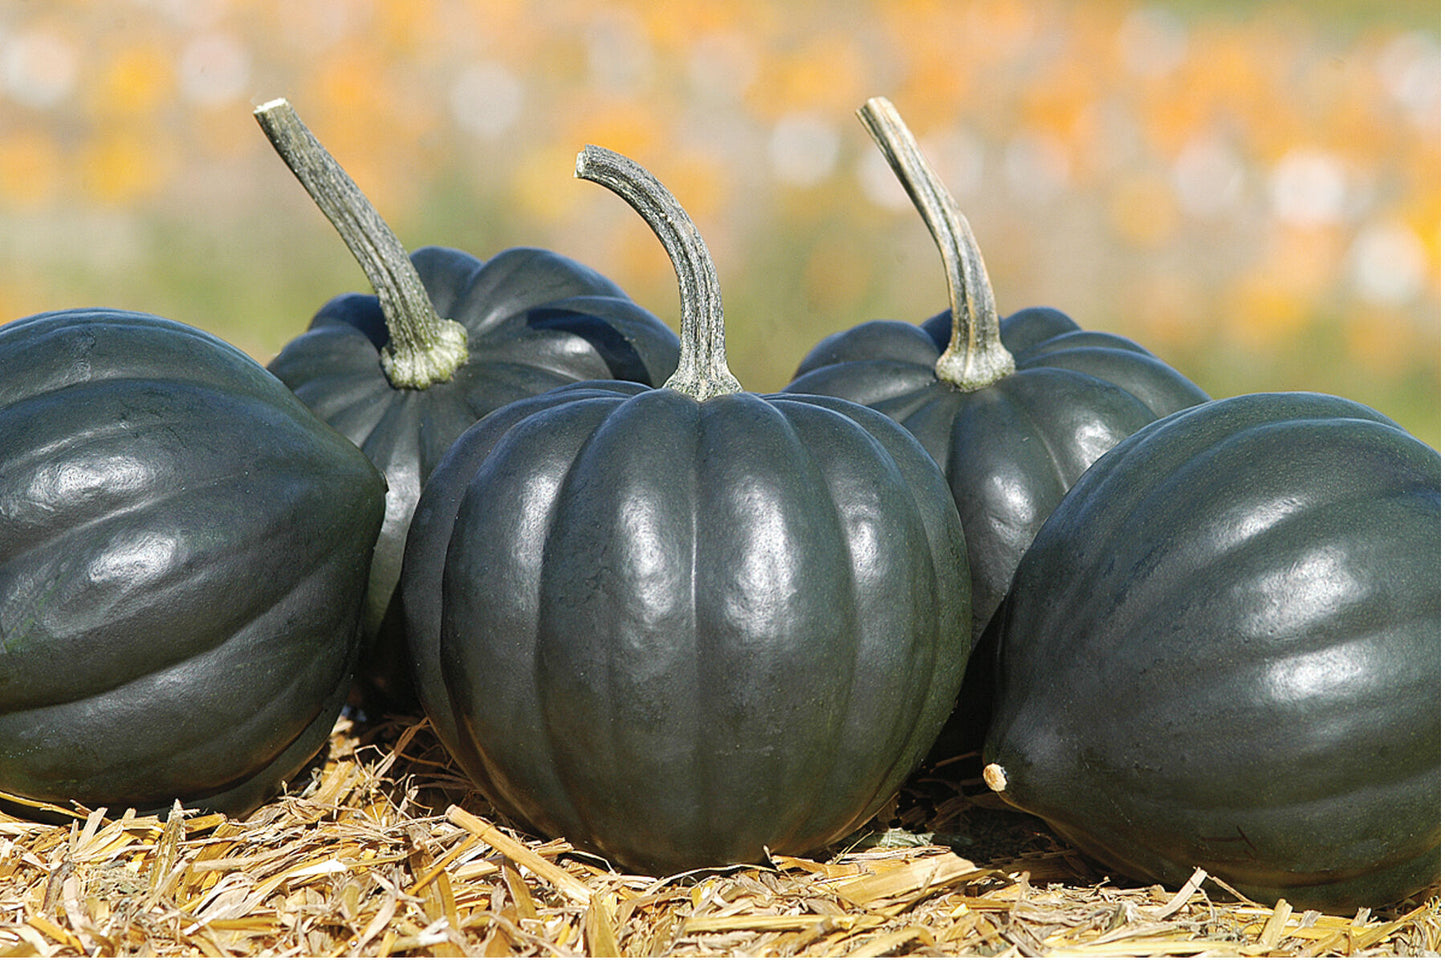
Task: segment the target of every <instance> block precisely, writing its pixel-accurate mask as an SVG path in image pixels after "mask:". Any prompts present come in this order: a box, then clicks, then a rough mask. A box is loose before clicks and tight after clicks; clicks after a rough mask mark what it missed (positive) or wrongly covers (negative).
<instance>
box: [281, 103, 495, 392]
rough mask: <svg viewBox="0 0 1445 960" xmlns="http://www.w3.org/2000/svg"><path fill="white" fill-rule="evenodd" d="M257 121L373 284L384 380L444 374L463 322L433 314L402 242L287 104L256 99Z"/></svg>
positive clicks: (408, 383)
mask: <svg viewBox="0 0 1445 960" xmlns="http://www.w3.org/2000/svg"><path fill="white" fill-rule="evenodd" d="M256 121H257V122H258V123H260V125H261V129H262V130H264V131H265V132H266V136H267V138H268V139H270V141H271V145H272V146H273V147H275V148H276V152H277V153H278V154H279V155H280V157H281V159H282V160H284V161H285V162H286V165H287V166H288V167H290V168H291V172H292V173H293V174H295V176H296V179H297V180H299V181H301V185H302V186H303V187H305V188H306V192H307V193H309V194H310V195H311V199H312V200H314V201H315V202H316V205H317V206H318V207H320V208H321V212H322V213H324V214H325V215H326V219H327V220H330V221H331V225H332V226H333V227H335V228H336V232H337V233H339V234H340V235H341V239H342V240H343V241H345V243H346V246H347V248H348V249H349V250H350V251H351V255H352V256H354V257H355V258H356V262H357V263H358V264H360V265H361V269H362V270H363V271H364V272H365V273H366V278H367V279H368V280H370V281H371V285H372V287H373V288H374V289H375V290H376V296H377V299H378V300H379V301H380V302H381V310H382V313H383V314H384V315H385V316H386V329H387V332H388V334H389V339H390V342H389V343H387V345H386V346H384V347H383V348H382V350H381V367H382V369H383V370H384V371H385V372H386V376H387V379H388V380H389V381H391V385H392V386H394V387H397V388H399V389H414V390H422V389H425V388H427V387H429V386H431V385H432V384H435V383H442V382H445V381H447V380H450V379H451V378H452V374H454V373H455V372H456V371H457V368H458V367H460V366H461V365H462V364H463V363H465V362H466V359H467V329H466V327H464V326H462V325H461V324H460V323H457V322H456V321H454V320H443V319H442V318H441V316H440V315H438V314H437V311H436V308H435V307H434V306H432V302H431V297H430V296H429V295H428V294H427V292H426V287H425V286H424V285H423V284H422V280H421V276H420V275H419V274H418V273H417V272H416V267H414V266H413V265H412V262H411V258H410V257H409V256H407V252H406V248H405V247H404V246H402V244H401V241H400V240H398V239H397V236H396V234H395V233H393V232H392V230H391V228H390V227H388V226H387V225H386V221H384V220H383V219H382V218H381V214H379V213H377V211H376V208H375V207H374V206H372V205H371V202H370V201H369V200H367V199H366V196H365V195H364V194H363V193H362V192H361V188H360V187H358V186H357V185H356V182H355V181H353V180H352V179H351V177H350V176H348V175H347V173H346V171H345V170H343V169H342V167H341V164H339V163H337V162H336V159H335V158H334V157H332V156H331V154H330V153H328V152H327V150H326V148H325V147H323V146H322V145H321V142H320V141H319V140H317V139H316V137H315V136H314V135H313V134H312V133H311V131H310V130H308V129H307V128H306V125H305V124H304V123H302V122H301V118H300V117H298V116H297V115H296V111H295V110H294V109H293V108H292V106H291V104H290V103H289V102H287V101H286V100H285V99H277V100H272V101H270V102H269V103H264V104H262V105H261V106H260V107H257V108H256Z"/></svg>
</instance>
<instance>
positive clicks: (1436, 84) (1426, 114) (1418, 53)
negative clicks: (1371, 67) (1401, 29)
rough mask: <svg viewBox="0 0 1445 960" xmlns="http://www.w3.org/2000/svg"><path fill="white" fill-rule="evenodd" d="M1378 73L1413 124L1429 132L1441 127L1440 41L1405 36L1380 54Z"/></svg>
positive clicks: (1412, 34)
mask: <svg viewBox="0 0 1445 960" xmlns="http://www.w3.org/2000/svg"><path fill="white" fill-rule="evenodd" d="M1376 70H1377V72H1378V74H1379V77H1380V80H1381V82H1383V83H1384V85H1385V89H1387V90H1389V91H1390V95H1391V96H1392V97H1394V98H1395V100H1396V102H1397V103H1399V104H1400V106H1401V107H1403V108H1404V110H1405V112H1406V113H1407V114H1409V116H1410V118H1411V119H1412V121H1413V122H1415V123H1416V124H1417V125H1419V126H1420V127H1422V128H1425V129H1431V128H1434V129H1438V128H1439V126H1440V41H1439V40H1436V39H1433V38H1431V37H1427V36H1425V35H1424V34H1421V33H1406V34H1402V35H1401V36H1399V37H1397V38H1396V39H1394V40H1392V41H1391V42H1390V43H1389V44H1388V45H1387V46H1386V47H1385V49H1384V50H1383V51H1382V52H1381V53H1380V58H1379V60H1378V61H1377V62H1376Z"/></svg>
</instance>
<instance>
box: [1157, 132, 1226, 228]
mask: <svg viewBox="0 0 1445 960" xmlns="http://www.w3.org/2000/svg"><path fill="white" fill-rule="evenodd" d="M1172 174H1173V180H1174V195H1175V196H1176V197H1177V198H1178V199H1179V206H1180V207H1181V208H1182V209H1183V210H1185V211H1186V212H1187V213H1191V214H1193V215H1194V216H1197V217H1213V216H1218V215H1219V214H1221V213H1224V212H1225V211H1227V210H1228V209H1229V208H1230V207H1231V206H1233V205H1234V202H1235V201H1236V200H1238V199H1239V195H1240V190H1241V187H1243V185H1244V163H1243V162H1242V161H1241V160H1240V158H1239V155H1238V154H1237V153H1235V151H1234V150H1232V149H1231V148H1230V147H1229V145H1228V144H1226V143H1224V142H1222V141H1221V140H1220V139H1219V138H1218V137H1216V136H1211V135H1207V134H1206V135H1200V136H1197V137H1195V138H1194V139H1192V140H1190V141H1189V142H1188V143H1186V144H1185V145H1184V149H1183V150H1180V151H1179V156H1178V157H1176V158H1175V160H1174V168H1173V171H1172Z"/></svg>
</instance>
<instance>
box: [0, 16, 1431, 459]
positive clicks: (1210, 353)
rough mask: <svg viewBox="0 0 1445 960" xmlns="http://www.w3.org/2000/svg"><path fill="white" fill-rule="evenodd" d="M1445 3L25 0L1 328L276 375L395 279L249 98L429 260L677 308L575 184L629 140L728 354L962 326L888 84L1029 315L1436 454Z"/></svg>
mask: <svg viewBox="0 0 1445 960" xmlns="http://www.w3.org/2000/svg"><path fill="white" fill-rule="evenodd" d="M1440 76H1441V72H1440V11H1439V7H1438V5H1430V4H1424V3H1420V2H1404V3H1394V4H1376V3H1373V2H1353V3H1350V2H1316V3H1308V2H1303V0H1300V2H1262V0H1257V2H1236V3H1224V2H1206V0H1197V2H1183V0H1178V2H1159V3H1154V4H1149V3H1137V2H1090V3H1087V4H1079V3H1063V2H1048V0H871V2H870V0H840V2H831V3H823V2H808V0H801V2H793V3H788V4H779V3H764V2H760V0H729V2H728V3H707V2H702V0H671V2H669V3H666V4H658V3H652V2H642V0H636V2H611V3H603V2H595V0H594V2H588V3H582V2H573V0H552V2H546V3H543V2H530V0H284V2H281V0H114V2H109V3H106V4H95V3H91V2H81V0H51V2H48V3H39V2H26V0H9V2H8V3H6V2H0V320H8V319H14V318H18V317H21V316H25V315H28V314H31V313H35V312H39V311H42V310H50V309H58V308H64V307H76V306H97V305H98V306H114V307H125V308H129V309H137V310H146V311H150V312H153V313H159V314H162V315H165V316H170V317H173V318H175V319H178V320H183V321H185V322H188V323H192V324H195V325H197V326H200V327H204V328H206V329H209V330H211V331H213V332H215V333H217V334H219V335H221V336H222V337H224V338H226V339H228V340H230V341H231V342H233V343H235V344H237V345H238V346H241V347H242V348H244V349H245V350H247V351H248V352H250V353H251V354H252V355H254V356H255V357H256V358H257V359H259V360H262V361H266V360H269V359H270V357H271V356H273V355H274V354H275V353H276V352H277V351H278V350H279V349H280V347H281V346H282V344H284V343H285V342H286V341H287V340H288V339H290V338H291V337H292V336H295V335H296V334H298V333H299V332H300V331H301V330H302V329H304V327H305V326H306V323H307V322H308V320H309V318H310V316H311V314H312V313H313V312H314V311H315V309H316V308H317V307H319V306H320V305H321V303H322V302H324V301H325V300H326V299H328V298H329V297H331V296H332V295H334V294H336V293H341V292H345V291H347V290H366V289H367V285H366V281H365V279H364V277H363V276H362V274H361V272H360V270H359V268H357V267H356V265H355V264H354V263H353V262H352V261H351V260H350V257H349V255H348V254H347V252H346V250H345V248H344V246H343V245H342V244H341V242H340V240H339V239H338V238H337V237H336V236H335V234H334V233H332V231H331V228H330V227H329V226H328V225H327V223H326V222H325V220H324V219H323V218H322V216H321V214H320V213H319V212H317V211H316V210H315V209H314V208H313V207H312V206H311V203H310V200H309V199H308V198H307V197H306V195H305V193H304V192H303V191H302V190H301V188H300V187H299V186H298V185H297V184H296V183H295V182H294V181H293V180H292V178H291V175H290V174H289V172H287V170H286V169H285V167H284V165H283V164H282V163H281V162H280V160H279V159H277V158H276V157H275V156H274V155H273V154H272V153H271V149H270V146H269V145H268V144H267V142H266V140H265V137H264V136H263V135H262V134H261V132H260V130H259V129H258V128H257V126H256V124H255V122H254V120H253V119H252V116H251V111H252V109H253V107H254V106H256V105H258V104H260V103H262V102H264V101H266V100H269V99H271V98H273V97H277V96H285V97H287V98H289V99H290V100H291V101H292V103H293V104H294V105H295V107H296V109H297V111H298V112H299V113H300V115H301V117H302V118H303V119H304V120H305V121H306V122H307V124H308V125H309V126H310V127H311V128H312V129H313V130H314V131H315V133H316V134H317V136H318V137H319V138H320V139H321V140H322V142H323V143H325V144H326V145H327V147H328V148H329V149H330V150H331V152H332V153H333V154H334V155H335V156H336V157H337V159H339V160H340V161H341V162H342V164H343V165H345V166H346V167H347V169H348V170H349V171H350V173H351V174H352V176H353V177H354V178H355V179H356V180H357V182H358V183H359V184H360V186H361V187H362V189H363V190H364V191H366V193H367V194H368V195H369V196H370V197H371V199H372V201H373V202H374V203H375V204H376V205H377V207H378V208H379V209H380V211H381V213H382V214H383V216H385V217H386V218H387V219H388V220H389V221H390V223H391V224H392V226H393V227H394V228H395V229H396V231H397V233H398V234H399V235H400V236H401V238H402V240H403V242H404V243H406V244H408V245H409V246H412V247H415V246H421V245H423V244H428V243H436V244H444V245H449V246H456V247H461V248H463V249H466V250H468V251H470V252H472V253H474V254H476V255H478V256H482V257H486V256H490V255H491V254H492V253H495V252H496V251H498V250H500V249H502V248H504V247H507V246H511V245H517V244H526V245H537V246H544V247H549V248H552V249H555V250H558V251H560V252H562V253H565V254H568V255H570V256H573V257H576V258H577V259H579V260H582V261H584V262H586V263H588V264H590V265H592V266H594V267H596V268H598V269H600V270H602V271H603V272H604V273H606V274H608V275H609V276H611V277H612V278H613V279H614V280H616V281H617V282H618V283H620V284H621V285H622V286H623V287H624V288H625V289H626V290H628V292H629V293H631V294H632V296H633V297H634V298H636V299H637V300H639V301H640V302H641V303H642V304H643V305H645V306H647V307H648V308H649V309H651V310H652V311H653V312H655V313H657V314H658V315H659V316H661V317H662V318H663V319H664V320H667V321H668V322H670V323H672V324H673V325H674V327H675V326H676V314H677V295H676V288H675V286H674V281H673V277H672V274H671V270H670V267H669V264H668V262H667V259H666V257H665V255H664V254H663V252H662V250H661V248H660V247H659V246H658V244H657V242H656V240H655V239H654V238H653V237H652V235H651V234H650V233H649V232H648V230H647V228H646V227H645V226H644V225H643V224H642V222H641V221H640V220H639V219H637V218H636V216H635V215H634V214H633V213H632V212H631V211H630V210H628V209H627V208H626V206H625V205H624V204H622V203H621V202H620V201H618V200H617V199H616V198H615V197H612V196H611V195H609V194H607V193H606V191H603V190H601V189H600V188H598V187H596V186H594V185H592V184H586V183H581V182H579V181H576V180H575V179H573V177H572V168H573V158H574V157H575V155H576V152H577V150H578V149H579V148H580V147H582V146H583V145H584V144H586V143H597V144H600V145H603V146H607V147H611V148H613V149H615V150H620V151H622V152H624V153H627V154H629V155H631V156H633V157H634V158H635V159H637V160H638V161H639V162H641V163H643V164H644V165H645V166H647V167H648V168H650V169H651V170H652V171H653V173H655V174H656V175H657V176H658V177H659V178H660V179H661V180H662V181H663V182H664V183H666V184H667V185H668V186H669V187H670V188H671V189H672V190H673V192H674V193H675V194H676V195H677V196H678V198H679V200H681V201H682V203H683V204H684V205H685V206H687V207H688V209H689V210H690V212H691V214H692V216H693V218H694V219H695V220H696V221H697V223H698V226H699V228H700V229H701V231H702V233H703V236H704V237H705V238H706V240H707V242H708V245H709V247H710V248H711V250H712V253H713V255H714V257H715V258H716V260H717V264H718V268H719V273H720V275H721V278H722V283H723V294H724V302H725V305H726V308H727V317H728V322H729V326H728V343H729V359H730V362H731V364H732V367H733V370H734V372H735V373H736V374H737V376H738V377H739V379H740V380H742V382H743V384H744V386H746V387H748V388H749V389H753V390H773V389H777V388H779V387H781V386H782V385H783V384H784V383H785V382H786V381H787V380H788V379H789V377H790V375H791V373H792V371H793V368H794V366H795V365H796V363H797V361H798V360H799V359H800V358H801V357H802V355H803V353H804V352H805V351H806V350H807V349H808V348H809V347H810V346H812V345H813V344H814V343H815V342H816V341H817V340H819V339H821V338H822V337H823V336H825V335H827V334H829V333H832V332H834V331H836V330H840V329H843V328H845V327H849V326H852V325H854V324H856V323H858V322H860V321H863V320H867V319H872V318H875V317H890V318H896V319H906V320H912V321H918V320H922V319H924V318H925V317H927V316H929V315H931V314H933V313H935V312H937V311H938V310H940V309H943V308H944V307H945V306H946V304H947V293H946V286H945V282H944V277H943V272H942V268H941V265H940V262H939V259H938V255H937V253H936V251H935V250H934V248H933V247H932V244H931V241H930V239H929V237H928V234H927V231H926V230H925V229H924V227H923V224H922V222H921V221H920V220H919V218H918V217H917V216H916V215H915V214H914V213H913V211H912V209H911V208H910V207H909V206H908V202H907V199H906V197H905V196H904V194H903V191H902V189H901V188H900V187H899V186H898V185H897V183H896V182H894V180H893V178H892V174H891V173H890V172H889V171H888V170H887V168H886V166H885V165H884V163H883V162H882V160H881V158H880V157H879V155H878V154H877V151H876V149H875V148H874V147H873V146H872V144H871V142H870V141H869V139H868V137H867V135H866V134H865V133H864V131H863V129H862V127H861V126H859V125H858V123H857V122H856V120H855V119H854V117H853V111H854V110H855V109H856V108H857V107H858V106H859V105H861V104H862V102H863V101H864V100H865V99H867V98H868V97H870V96H874V95H882V96H887V97H889V98H890V99H892V100H893V101H894V103H895V104H896V105H897V106H898V108H899V110H900V111H901V113H902V114H903V116H904V118H905V120H907V121H908V123H909V125H910V126H911V127H912V128H913V129H914V131H915V133H917V134H918V136H919V139H920V140H921V141H922V144H923V147H924V150H925V152H926V153H927V154H928V156H929V157H930V159H931V161H932V162H933V164H934V165H935V166H936V167H937V168H938V170H939V172H940V173H941V174H942V175H943V177H944V179H945V181H946V182H947V183H948V184H949V185H950V187H951V189H952V190H953V192H954V194H955V196H956V197H957V199H958V201H959V203H960V205H961V206H962V208H963V210H964V212H965V214H967V215H968V217H969V219H970V222H971V223H972V226H973V229H974V232H975V233H976V235H977V236H978V239H979V243H980V245H981V246H982V248H983V254H984V257H985V259H986V261H987V264H988V268H989V273H990V276H991V278H992V280H993V284H994V289H995V293H996V295H997V299H998V303H999V308H1000V310H1001V311H1002V312H1004V313H1008V312H1012V311H1013V310H1016V309H1019V308H1021V307H1025V306H1031V305H1036V304H1048V305H1051V306H1055V307H1058V308H1060V309H1062V310H1064V311H1066V312H1068V313H1069V314H1070V315H1071V316H1073V317H1074V319H1075V320H1077V321H1078V322H1079V323H1080V324H1081V325H1083V326H1085V327H1091V328H1098V329H1105V330H1110V331H1114V332H1117V333H1122V334H1124V335H1126V336H1130V337H1133V338H1135V339H1137V340H1139V341H1140V342H1141V343H1143V344H1144V345H1145V346H1147V347H1149V348H1150V349H1151V350H1153V351H1154V352H1155V353H1157V354H1159V355H1160V356H1161V357H1162V358H1163V359H1165V360H1166V361H1167V362H1169V363H1171V364H1172V365H1174V366H1176V367H1178V368H1179V369H1181V370H1182V371H1184V372H1185V373H1186V374H1188V375H1189V376H1191V377H1192V378H1193V379H1194V380H1195V381H1196V382H1197V383H1199V384H1200V385H1201V386H1202V387H1204V388H1205V389H1206V390H1207V391H1209V392H1210V393H1211V394H1213V395H1215V396H1227V395H1231V394H1236V393H1243V392H1250V391H1258V390H1275V389H1309V390H1320V391H1324V392H1329V393H1337V394H1340V395H1343V396H1347V397H1350V398H1352V399H1355V400H1359V401H1361V402H1364V403H1367V404H1369V405H1371V406H1373V407H1376V408H1377V409H1379V410H1381V411H1382V412H1384V413H1386V414H1388V415H1390V416H1392V417H1394V418H1395V419H1396V420H1398V421H1399V422H1400V423H1402V424H1403V425H1404V426H1406V427H1407V428H1408V429H1409V430H1411V431H1412V432H1413V433H1415V434H1416V435H1417V436H1419V437H1420V438H1421V439H1423V440H1425V441H1426V442H1427V443H1429V444H1431V445H1432V446H1434V447H1436V448H1437V449H1438V448H1439V446H1440V262H1441V249H1440V183H1441V178H1440V145H1441V135H1440V116H1441V112H1440Z"/></svg>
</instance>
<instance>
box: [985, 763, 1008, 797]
mask: <svg viewBox="0 0 1445 960" xmlns="http://www.w3.org/2000/svg"><path fill="white" fill-rule="evenodd" d="M983 782H984V783H986V784H988V788H989V789H990V790H992V791H994V792H995V793H1003V791H1004V788H1005V787H1007V786H1008V777H1007V776H1005V775H1004V772H1003V767H1001V766H999V765H998V764H996V763H990V764H989V765H988V766H986V767H984V768H983Z"/></svg>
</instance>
